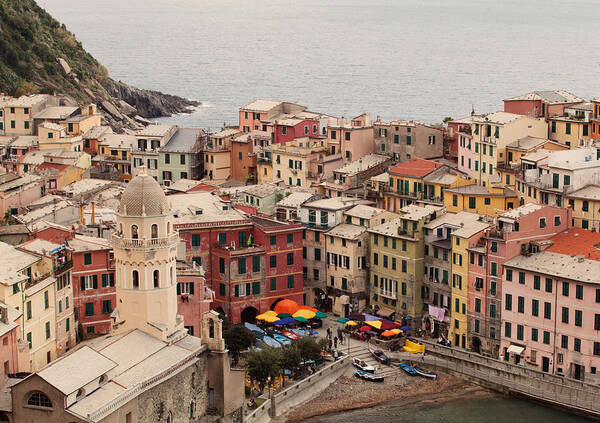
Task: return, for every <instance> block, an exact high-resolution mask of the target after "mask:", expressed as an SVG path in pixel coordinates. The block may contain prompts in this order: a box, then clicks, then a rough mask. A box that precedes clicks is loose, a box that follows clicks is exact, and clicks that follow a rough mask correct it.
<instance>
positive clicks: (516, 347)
mask: <svg viewBox="0 0 600 423" xmlns="http://www.w3.org/2000/svg"><path fill="white" fill-rule="evenodd" d="M524 350H525V347H521V346H520V345H515V344H510V347H508V353H509V354H516V355H521V353H522V352H523V351H524Z"/></svg>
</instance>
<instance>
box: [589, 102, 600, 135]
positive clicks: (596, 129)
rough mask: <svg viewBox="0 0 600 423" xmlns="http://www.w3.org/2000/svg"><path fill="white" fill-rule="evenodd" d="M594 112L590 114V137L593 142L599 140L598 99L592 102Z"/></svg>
mask: <svg viewBox="0 0 600 423" xmlns="http://www.w3.org/2000/svg"><path fill="white" fill-rule="evenodd" d="M592 105H593V107H594V111H593V113H592V119H591V120H592V133H591V134H590V136H591V137H592V138H593V139H595V140H600V97H599V98H595V99H593V100H592Z"/></svg>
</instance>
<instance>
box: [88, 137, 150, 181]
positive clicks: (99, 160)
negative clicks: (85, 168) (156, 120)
mask: <svg viewBox="0 0 600 423" xmlns="http://www.w3.org/2000/svg"><path fill="white" fill-rule="evenodd" d="M136 146H137V138H136V137H135V136H133V135H126V134H113V133H106V134H104V135H102V136H101V137H99V139H98V140H97V148H98V155H96V156H94V157H93V158H92V164H93V165H94V166H98V167H99V168H100V169H99V170H100V171H102V172H106V171H108V170H109V169H110V168H113V169H116V170H117V171H118V172H119V176H120V177H119V179H120V180H121V181H123V182H128V181H130V180H131V166H132V162H131V151H132V150H133V149H134V148H136ZM84 150H85V149H84ZM141 165H142V164H141V163H140V162H139V161H136V162H135V163H133V166H141Z"/></svg>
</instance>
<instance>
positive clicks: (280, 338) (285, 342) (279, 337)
mask: <svg viewBox="0 0 600 423" xmlns="http://www.w3.org/2000/svg"><path fill="white" fill-rule="evenodd" d="M273 338H275V340H276V341H278V342H281V343H282V344H283V345H290V344H291V343H292V341H290V340H289V339H288V338H286V337H285V336H283V335H280V334H278V333H276V334H274V335H273Z"/></svg>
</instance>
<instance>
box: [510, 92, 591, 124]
mask: <svg viewBox="0 0 600 423" xmlns="http://www.w3.org/2000/svg"><path fill="white" fill-rule="evenodd" d="M582 101H585V100H584V99H583V98H580V97H577V96H576V95H574V94H571V93H570V92H568V91H563V90H554V91H532V92H530V93H527V94H522V95H520V96H517V97H511V98H507V99H505V100H504V111H505V112H508V113H515V114H517V115H525V116H529V117H533V118H539V117H544V118H546V119H547V118H548V117H550V116H555V115H562V114H563V112H564V109H565V107H569V106H571V105H573V104H576V103H581V102H582Z"/></svg>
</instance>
